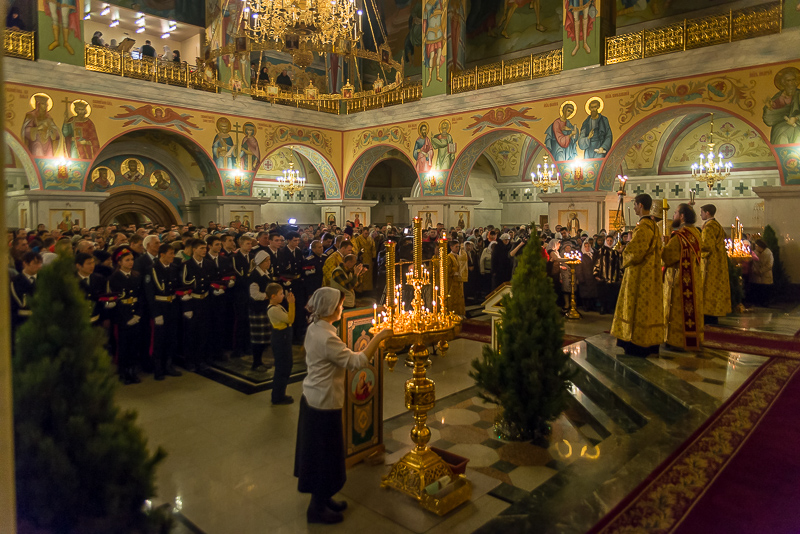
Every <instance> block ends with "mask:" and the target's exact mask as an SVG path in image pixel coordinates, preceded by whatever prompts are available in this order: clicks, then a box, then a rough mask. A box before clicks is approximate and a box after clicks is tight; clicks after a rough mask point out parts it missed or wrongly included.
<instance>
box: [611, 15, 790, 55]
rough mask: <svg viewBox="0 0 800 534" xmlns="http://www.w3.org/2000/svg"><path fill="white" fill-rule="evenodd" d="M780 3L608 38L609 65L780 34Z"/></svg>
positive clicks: (687, 20)
mask: <svg viewBox="0 0 800 534" xmlns="http://www.w3.org/2000/svg"><path fill="white" fill-rule="evenodd" d="M782 15H783V11H782V8H781V3H780V2H772V3H769V4H762V5H760V6H755V7H748V8H744V9H738V10H736V11H730V12H728V13H726V14H724V15H713V16H709V17H700V18H696V19H686V20H684V21H683V22H678V23H674V24H669V25H667V26H660V27H658V28H652V29H649V30H641V31H638V32H631V33H625V34H622V35H617V36H614V37H607V38H606V64H612V63H622V62H623V61H631V60H634V59H642V58H645V57H653V56H658V55H661V54H669V53H670V52H679V51H682V50H691V49H693V48H702V47H704V46H712V45H716V44H721V43H729V42H732V41H741V40H742V39H750V38H751V37H759V36H761V35H770V34H773V33H780V31H781V22H782V20H781V19H782Z"/></svg>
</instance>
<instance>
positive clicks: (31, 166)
mask: <svg viewBox="0 0 800 534" xmlns="http://www.w3.org/2000/svg"><path fill="white" fill-rule="evenodd" d="M3 133H4V135H3V140H4V141H5V143H6V145H7V146H8V148H9V150H11V152H12V153H13V154H14V157H16V158H17V159H18V160H19V161H20V163H21V164H22V168H23V169H24V170H25V177H26V178H27V179H28V185H29V186H30V188H31V189H32V190H37V189H44V185H43V184H42V177H41V176H40V174H39V168H38V167H37V166H36V164H35V163H34V161H33V156H31V153H30V152H28V149H27V148H25V145H23V144H22V141H20V139H19V137H17V135H16V134H15V133H14V132H12V131H11V130H9V129H7V128H6V129H4V130H3ZM53 159H55V158H53Z"/></svg>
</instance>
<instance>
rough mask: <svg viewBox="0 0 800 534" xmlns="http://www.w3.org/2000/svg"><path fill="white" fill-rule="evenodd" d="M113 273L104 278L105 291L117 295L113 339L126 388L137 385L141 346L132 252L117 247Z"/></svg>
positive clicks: (138, 283) (138, 291)
mask: <svg viewBox="0 0 800 534" xmlns="http://www.w3.org/2000/svg"><path fill="white" fill-rule="evenodd" d="M114 263H115V264H116V265H117V270H116V271H114V274H112V275H111V276H110V277H109V278H108V292H109V293H116V294H117V295H118V299H117V306H116V308H117V309H116V313H115V314H114V320H113V324H114V334H115V336H116V339H117V368H118V369H119V378H120V380H122V381H123V382H124V383H125V384H126V385H128V384H138V383H139V382H141V380H140V379H139V377H138V376H137V374H136V361H137V356H138V354H137V353H138V352H139V348H140V346H141V344H140V343H139V340H140V332H141V328H140V325H139V323H140V322H141V320H142V311H141V308H142V304H143V302H142V300H141V296H142V294H141V292H142V280H141V277H140V276H139V275H138V274H136V273H134V272H133V252H132V251H131V250H130V249H128V248H120V249H117V250H116V251H115V252H114Z"/></svg>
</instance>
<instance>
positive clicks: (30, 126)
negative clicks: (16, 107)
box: [22, 93, 61, 158]
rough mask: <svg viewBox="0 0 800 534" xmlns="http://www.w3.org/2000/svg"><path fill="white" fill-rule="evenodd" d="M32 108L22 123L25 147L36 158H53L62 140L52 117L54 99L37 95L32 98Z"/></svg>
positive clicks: (43, 94) (40, 94)
mask: <svg viewBox="0 0 800 534" xmlns="http://www.w3.org/2000/svg"><path fill="white" fill-rule="evenodd" d="M31 108H33V109H32V110H31V111H29V112H27V113H26V114H25V120H24V121H23V122H22V140H23V142H24V143H25V147H26V148H27V149H28V151H29V152H30V153H31V155H32V156H33V157H35V158H53V157H55V156H56V149H57V148H58V143H59V141H60V139H61V133H60V132H59V129H58V126H56V123H55V121H54V120H53V117H51V116H50V110H51V109H53V99H52V98H50V96H49V95H46V94H45V93H36V94H35V95H33V96H32V97H31Z"/></svg>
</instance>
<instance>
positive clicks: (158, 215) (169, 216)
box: [100, 186, 183, 226]
mask: <svg viewBox="0 0 800 534" xmlns="http://www.w3.org/2000/svg"><path fill="white" fill-rule="evenodd" d="M127 213H138V214H142V215H144V216H146V217H147V218H148V219H150V220H151V221H152V222H153V223H154V224H157V225H163V226H171V225H173V224H182V223H183V221H182V220H181V217H180V215H179V214H178V213H177V212H176V211H175V209H174V208H173V207H172V206H171V205H170V204H169V203H168V202H166V201H165V200H164V199H163V198H161V197H160V196H159V195H158V194H156V193H152V192H150V191H148V190H146V189H144V188H143V187H137V186H125V187H119V188H116V189H114V190H113V191H112V192H111V195H110V196H109V197H108V198H107V199H106V200H104V201H103V202H102V203H101V204H100V224H101V225H106V224H109V223H111V222H112V221H113V220H114V218H115V217H120V216H124V215H125V214H127Z"/></svg>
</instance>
